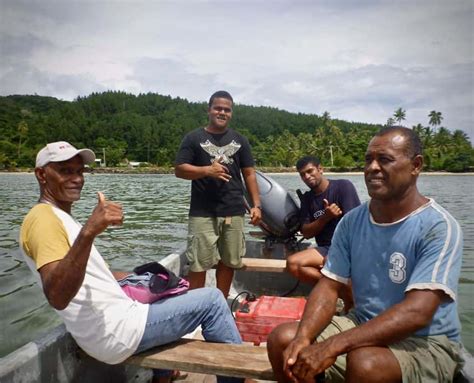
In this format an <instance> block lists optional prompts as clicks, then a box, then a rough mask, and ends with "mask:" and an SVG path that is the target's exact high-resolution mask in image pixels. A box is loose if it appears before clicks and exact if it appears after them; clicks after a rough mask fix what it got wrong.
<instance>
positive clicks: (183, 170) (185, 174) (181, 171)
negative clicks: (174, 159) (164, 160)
mask: <svg viewBox="0 0 474 383" xmlns="http://www.w3.org/2000/svg"><path fill="white" fill-rule="evenodd" d="M174 174H175V175H176V177H178V178H183V179H185V180H197V179H199V178H204V177H212V178H217V179H220V180H222V181H226V182H229V180H230V179H231V178H232V176H231V175H230V174H229V170H228V169H227V167H226V166H224V165H222V164H221V163H219V162H218V161H214V162H213V163H212V165H209V166H196V165H191V164H179V165H176V166H175V168H174Z"/></svg>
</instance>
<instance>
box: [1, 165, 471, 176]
mask: <svg viewBox="0 0 474 383" xmlns="http://www.w3.org/2000/svg"><path fill="white" fill-rule="evenodd" d="M256 169H257V170H258V171H260V172H262V173H264V174H267V175H278V174H287V175H295V176H298V173H297V171H296V169H294V168H281V169H276V168H270V167H269V168H266V167H262V168H256ZM85 173H86V174H136V175H141V174H143V175H144V174H174V168H132V169H130V168H99V169H93V171H90V170H89V171H88V170H86V171H85ZM1 174H34V169H18V170H3V169H2V170H0V175H1ZM324 174H325V175H328V176H331V175H341V176H345V175H363V174H364V172H363V171H342V172H335V171H330V170H329V171H324ZM421 175H427V176H474V172H464V173H454V172H446V171H432V172H431V171H423V172H421Z"/></svg>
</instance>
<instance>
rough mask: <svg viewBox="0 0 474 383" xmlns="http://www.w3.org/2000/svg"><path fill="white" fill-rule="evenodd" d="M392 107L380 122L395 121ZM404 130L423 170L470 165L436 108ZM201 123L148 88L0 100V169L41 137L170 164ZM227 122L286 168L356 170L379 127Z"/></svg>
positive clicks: (254, 113) (197, 111)
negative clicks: (312, 165) (310, 165)
mask: <svg viewBox="0 0 474 383" xmlns="http://www.w3.org/2000/svg"><path fill="white" fill-rule="evenodd" d="M405 116H406V112H405V110H403V109H402V108H401V107H400V108H398V109H397V110H395V112H394V114H393V116H391V117H390V118H389V119H388V120H387V122H386V125H394V124H395V122H397V125H402V124H403V121H404V120H405ZM427 117H428V124H427V125H426V126H425V125H423V124H421V123H419V124H417V125H416V126H413V127H411V128H412V129H413V130H414V131H415V132H416V133H417V134H418V135H419V136H420V138H421V140H422V142H423V145H424V154H425V161H426V166H425V169H426V170H447V171H455V172H462V171H468V170H472V169H473V166H474V151H473V147H472V144H471V142H470V141H469V138H468V136H467V135H466V133H464V132H463V131H462V130H454V131H451V130H449V129H447V128H445V127H443V126H441V122H442V119H443V118H442V113H441V112H437V111H431V112H429V113H428V114H427ZM206 123H207V104H206V103H204V102H202V103H196V102H189V101H187V100H185V99H182V98H179V97H178V98H172V97H170V96H164V95H159V94H155V93H147V94H139V95H133V94H128V93H125V92H112V91H109V92H103V93H93V94H91V95H89V96H87V97H78V98H77V99H76V100H74V101H62V100H58V99H56V98H53V97H44V96H37V95H34V96H20V95H15V96H6V97H0V168H4V169H10V168H17V167H22V168H25V167H33V166H34V159H35V155H36V153H37V151H38V150H39V149H40V148H41V147H43V146H44V145H45V144H46V143H47V142H52V141H60V140H64V141H69V142H70V143H72V144H73V145H75V146H77V147H88V148H91V149H93V150H94V151H95V153H96V155H97V157H98V158H103V157H104V155H105V159H106V162H107V165H108V166H119V165H120V164H123V163H124V162H126V161H137V162H142V163H147V164H150V165H153V166H161V167H170V166H172V165H173V162H174V158H175V155H176V152H177V150H178V147H179V144H180V142H181V139H182V138H183V136H184V135H185V134H186V133H187V132H189V131H190V130H192V129H194V128H196V127H199V126H205V125H206ZM231 127H232V128H234V129H235V130H237V131H239V132H241V133H242V134H244V135H245V136H246V137H248V139H249V141H250V144H251V145H252V151H253V154H254V157H255V159H256V163H257V166H260V167H292V166H294V164H295V162H296V160H297V159H298V158H300V157H301V156H303V155H308V154H312V155H316V156H318V157H320V158H321V161H322V163H323V164H324V165H325V166H326V167H329V168H332V169H333V170H336V171H337V170H360V169H362V168H363V166H364V157H365V150H366V147H367V143H368V141H369V140H370V138H371V137H372V136H373V134H374V133H376V132H377V131H378V130H379V129H381V128H382V125H380V124H368V123H363V122H348V121H344V120H338V119H332V118H331V116H330V113H329V112H324V113H323V114H322V115H321V116H318V115H315V114H302V113H290V112H287V111H284V110H280V109H277V108H272V107H263V106H259V107H257V106H248V105H240V104H236V105H235V106H234V115H233V119H232V122H231Z"/></svg>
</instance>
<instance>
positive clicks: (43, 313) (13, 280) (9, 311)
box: [0, 174, 474, 357]
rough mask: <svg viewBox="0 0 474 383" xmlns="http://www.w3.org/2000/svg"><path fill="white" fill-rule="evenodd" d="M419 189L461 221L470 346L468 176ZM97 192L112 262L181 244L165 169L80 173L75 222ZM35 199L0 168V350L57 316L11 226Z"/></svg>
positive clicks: (472, 268)
mask: <svg viewBox="0 0 474 383" xmlns="http://www.w3.org/2000/svg"><path fill="white" fill-rule="evenodd" d="M271 177H272V178H274V179H275V180H276V181H277V182H279V183H280V184H281V185H282V186H284V187H285V188H286V189H287V190H289V191H290V192H291V193H295V190H296V189H298V188H301V189H303V190H304V188H305V186H304V184H303V183H302V182H301V181H300V179H299V177H298V176H296V175H294V174H277V175H272V176H271ZM328 177H329V178H348V179H350V180H351V181H352V182H353V183H354V184H355V186H356V188H357V191H358V193H359V196H360V198H361V200H362V201H366V200H367V199H368V196H367V192H366V189H365V185H364V181H363V177H362V176H361V175H349V176H347V175H344V176H339V175H337V176H332V175H331V176H328ZM419 188H420V190H421V192H422V193H423V194H425V195H427V196H429V197H433V198H434V199H435V200H436V201H437V202H438V203H440V204H441V205H443V206H444V207H445V208H447V210H449V211H450V212H451V214H452V215H453V216H454V217H456V218H457V219H458V221H459V222H460V224H461V226H462V228H463V231H464V259H463V268H462V274H461V281H460V289H459V313H460V317H461V322H462V325H463V332H462V337H463V342H464V344H465V346H466V347H467V348H468V350H470V352H471V353H474V298H473V290H472V288H473V286H474V285H473V284H474V218H473V217H474V203H473V202H474V197H473V194H472V190H474V176H463V175H445V176H437V175H422V176H421V177H420V180H419ZM97 191H103V192H104V193H105V195H106V197H107V198H108V199H111V200H114V201H118V202H121V203H122V204H123V206H124V210H125V224H124V226H123V227H121V228H115V229H109V230H107V231H106V232H105V233H103V234H102V235H101V236H100V237H99V238H98V239H97V241H96V245H97V247H98V249H99V251H101V253H102V255H103V256H104V258H105V259H106V260H107V262H108V263H109V264H110V266H111V267H112V268H113V269H120V270H131V269H132V268H133V267H135V266H136V265H137V264H140V263H144V262H145V261H152V260H159V259H161V258H163V257H165V256H166V255H167V254H169V253H171V252H176V251H180V250H182V249H184V246H185V240H186V231H187V211H188V204H189V194H190V182H188V181H183V180H179V179H176V178H175V177H174V176H173V175H123V174H121V175H111V174H88V175H86V185H85V187H84V190H83V194H82V199H81V201H79V202H78V203H77V204H75V205H74V209H73V213H74V215H75V216H76V217H77V218H78V220H79V221H81V222H84V221H85V220H86V218H87V217H88V215H89V214H90V212H91V211H92V209H93V208H94V206H95V205H96V203H97V197H96V192H97ZM37 199H38V186H37V184H36V180H35V178H34V175H32V174H0V211H1V212H2V214H1V217H0V357H2V356H4V355H6V354H7V353H9V352H11V351H13V350H14V349H16V348H18V347H19V346H21V345H23V344H25V343H27V342H29V341H31V340H33V339H35V338H37V337H38V336H39V335H40V334H42V333H44V332H46V331H48V330H49V329H51V328H53V327H55V326H56V325H58V324H59V323H60V319H59V318H58V316H57V315H56V313H55V312H54V311H53V310H52V309H51V308H50V307H49V306H48V304H47V302H46V300H45V298H44V296H43V294H42V292H41V290H40V288H39V287H38V286H37V284H36V283H35V281H34V280H33V278H32V276H31V273H30V271H29V269H28V268H27V266H26V265H25V263H24V262H23V260H22V257H21V255H20V252H19V250H18V231H19V227H20V225H21V222H22V220H23V217H24V215H25V214H26V213H27V212H28V210H29V208H30V207H31V206H32V205H34V203H35V201H36V200H37ZM247 230H252V231H254V230H255V228H253V227H252V226H249V227H248V228H247Z"/></svg>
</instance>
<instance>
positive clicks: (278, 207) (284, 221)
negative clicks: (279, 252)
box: [246, 171, 300, 243]
mask: <svg viewBox="0 0 474 383" xmlns="http://www.w3.org/2000/svg"><path fill="white" fill-rule="evenodd" d="M256 177H257V184H258V188H259V191H260V202H261V205H262V221H261V224H260V228H261V229H262V231H263V232H264V233H265V235H266V237H267V238H269V239H271V240H272V241H275V242H276V241H278V242H285V243H286V242H289V241H291V240H294V239H295V234H296V232H297V231H298V230H299V228H300V220H299V211H300V208H299V203H298V202H299V201H298V202H296V201H295V199H294V198H293V197H292V196H291V195H290V193H288V192H287V191H286V190H285V189H284V188H283V187H282V186H281V185H280V184H278V183H277V182H276V181H275V180H273V179H272V178H270V177H268V176H266V175H264V174H263V173H261V172H259V171H256ZM246 198H247V201H248V200H249V198H248V196H246ZM247 201H246V203H247V206H249V204H248V202H247Z"/></svg>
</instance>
